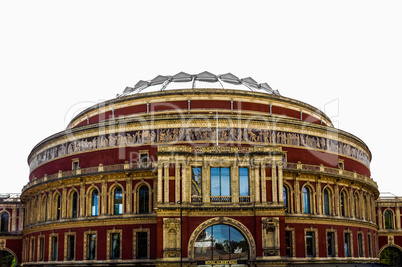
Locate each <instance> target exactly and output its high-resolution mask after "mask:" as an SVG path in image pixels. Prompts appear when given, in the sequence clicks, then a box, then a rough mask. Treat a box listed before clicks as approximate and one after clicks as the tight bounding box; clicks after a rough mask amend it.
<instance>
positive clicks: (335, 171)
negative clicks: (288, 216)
mask: <svg viewBox="0 0 402 267" xmlns="http://www.w3.org/2000/svg"><path fill="white" fill-rule="evenodd" d="M283 170H284V171H300V172H307V173H309V172H310V173H322V174H327V175H334V176H343V177H346V178H349V179H351V180H355V181H358V182H365V183H367V184H369V185H371V186H373V187H375V188H378V185H377V183H376V182H375V181H374V180H373V179H372V178H370V177H367V176H366V175H361V174H358V173H357V172H355V171H354V172H351V171H346V170H343V169H339V168H331V167H325V166H323V165H322V164H321V165H309V164H302V163H301V162H300V161H299V162H298V163H290V162H287V163H286V165H284V168H283Z"/></svg>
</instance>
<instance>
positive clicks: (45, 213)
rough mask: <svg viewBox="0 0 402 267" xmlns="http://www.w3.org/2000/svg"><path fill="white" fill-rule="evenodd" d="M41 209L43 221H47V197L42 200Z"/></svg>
mask: <svg viewBox="0 0 402 267" xmlns="http://www.w3.org/2000/svg"><path fill="white" fill-rule="evenodd" d="M42 207H43V221H44V222H46V221H47V197H46V196H45V197H44V198H43V200H42Z"/></svg>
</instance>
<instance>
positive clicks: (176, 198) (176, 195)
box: [174, 160, 181, 203]
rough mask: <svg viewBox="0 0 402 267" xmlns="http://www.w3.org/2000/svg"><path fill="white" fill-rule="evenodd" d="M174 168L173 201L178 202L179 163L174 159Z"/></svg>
mask: <svg viewBox="0 0 402 267" xmlns="http://www.w3.org/2000/svg"><path fill="white" fill-rule="evenodd" d="M174 169H175V175H174V184H175V191H174V192H175V194H174V195H175V203H178V201H181V199H180V182H181V181H180V163H179V161H178V160H176V163H175V164H174Z"/></svg>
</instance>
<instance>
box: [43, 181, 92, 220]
mask: <svg viewBox="0 0 402 267" xmlns="http://www.w3.org/2000/svg"><path fill="white" fill-rule="evenodd" d="M48 214H49V213H48ZM79 216H80V217H84V216H85V184H84V183H80V215H79Z"/></svg>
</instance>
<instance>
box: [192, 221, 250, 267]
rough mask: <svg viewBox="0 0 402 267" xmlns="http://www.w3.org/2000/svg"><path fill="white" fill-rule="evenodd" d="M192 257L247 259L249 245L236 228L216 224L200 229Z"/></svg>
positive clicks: (197, 258) (199, 259)
mask: <svg viewBox="0 0 402 267" xmlns="http://www.w3.org/2000/svg"><path fill="white" fill-rule="evenodd" d="M194 259H195V260H197V261H205V260H213V261H216V260H222V259H225V260H248V259H249V246H248V243H247V240H246V239H245V237H244V236H243V234H242V233H241V232H240V231H238V230H237V229H236V228H234V227H232V226H230V225H225V224H216V225H212V226H210V227H208V228H206V229H205V230H204V231H202V232H201V233H200V234H199V235H198V237H197V239H196V241H195V244H194Z"/></svg>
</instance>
